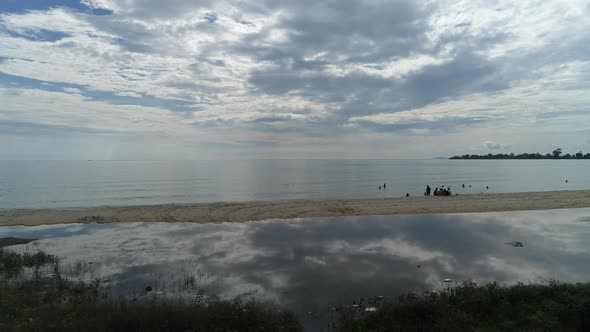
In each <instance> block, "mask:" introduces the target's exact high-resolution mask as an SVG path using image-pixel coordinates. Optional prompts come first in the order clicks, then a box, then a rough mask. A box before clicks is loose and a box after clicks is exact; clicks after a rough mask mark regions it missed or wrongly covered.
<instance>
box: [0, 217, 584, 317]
mask: <svg viewBox="0 0 590 332" xmlns="http://www.w3.org/2000/svg"><path fill="white" fill-rule="evenodd" d="M589 216H590V209H575V210H550V211H534V212H528V211H527V212H502V213H482V214H455V215H414V216H363V217H337V218H314V219H298V220H269V221H262V222H250V223H226V224H202V225H199V224H190V223H114V224H86V225H78V224H76V225H54V226H39V227H23V226H16V227H0V237H5V236H14V237H25V238H30V237H33V238H38V239H39V241H35V242H32V243H30V244H27V245H20V246H15V247H12V248H14V249H15V250H32V249H36V248H39V249H43V250H46V251H47V252H49V253H52V254H56V255H58V256H59V257H60V258H62V261H63V263H64V265H66V266H70V269H69V271H70V272H69V273H72V274H75V273H78V274H79V273H82V274H85V275H86V277H88V278H90V277H101V278H103V279H107V280H108V284H109V285H110V289H111V292H113V294H129V293H131V292H134V291H135V292H141V291H142V290H143V289H145V287H146V286H147V285H152V286H154V288H155V289H156V290H159V291H162V292H163V294H180V293H182V292H183V287H182V285H183V283H184V281H185V279H186V276H195V278H196V283H197V285H198V287H199V288H201V289H203V290H204V291H205V293H206V294H207V295H208V296H209V297H211V298H233V297H236V296H237V297H242V298H246V299H248V298H256V299H259V300H271V301H274V302H278V303H279V304H281V305H284V306H286V307H288V308H290V309H292V310H294V311H295V312H296V313H298V314H299V315H300V316H301V317H303V320H304V321H305V324H306V326H307V327H310V326H312V327H313V326H314V323H313V321H312V320H314V319H316V320H317V318H316V317H317V316H318V315H319V317H320V319H319V320H318V322H317V324H318V325H320V321H322V318H321V317H325V316H326V315H328V313H329V312H330V308H331V307H333V306H335V305H338V304H349V303H351V302H352V301H353V300H355V299H358V298H359V297H361V296H363V297H366V296H379V295H382V296H385V297H395V296H397V295H399V294H400V293H404V292H408V291H414V292H422V291H424V290H426V289H432V288H437V287H441V286H442V285H443V282H442V281H443V280H444V279H447V278H449V279H452V280H454V281H461V280H467V279H471V280H476V281H481V282H484V281H492V280H496V281H500V282H517V281H544V280H548V279H559V280H562V281H588V276H589V275H590V242H589V241H588V240H587V239H588V238H590V217H589ZM510 241H520V242H522V243H523V244H524V247H522V248H519V247H513V246H510V245H507V244H505V243H506V242H510ZM79 262H83V264H82V265H83V266H80V263H79ZM90 262H91V263H92V264H90ZM66 272H67V271H66ZM184 290H186V289H184ZM309 312H312V313H314V315H312V316H313V317H308V316H306V315H308V313H309Z"/></svg>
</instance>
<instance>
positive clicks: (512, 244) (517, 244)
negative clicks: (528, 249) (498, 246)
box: [504, 241, 524, 248]
mask: <svg viewBox="0 0 590 332" xmlns="http://www.w3.org/2000/svg"><path fill="white" fill-rule="evenodd" d="M504 244H507V245H509V246H513V247H519V248H520V247H524V244H523V243H522V242H519V241H510V242H504Z"/></svg>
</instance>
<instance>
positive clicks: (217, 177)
mask: <svg viewBox="0 0 590 332" xmlns="http://www.w3.org/2000/svg"><path fill="white" fill-rule="evenodd" d="M589 165H590V163H589V162H588V161H587V160H521V161H518V160H503V161H502V160H497V161H492V160H490V161H488V160H464V161H462V160H259V161H0V209H27V208H69V207H90V206H124V205H144V204H163V203H192V202H216V201H251V200H288V199H320V198H363V197H393V196H402V195H405V193H410V194H411V195H422V193H423V192H424V188H425V187H426V185H427V184H429V185H430V186H431V187H433V189H434V187H436V186H441V185H445V186H451V187H452V189H453V191H454V192H455V193H479V192H486V191H489V192H519V191H545V190H564V189H588V188H590V172H588V166H589ZM566 179H568V180H569V183H567V184H566V183H565V180H566ZM383 183H387V190H379V189H378V186H379V185H380V184H383ZM462 184H465V185H466V188H465V189H463V188H462ZM469 185H471V188H469ZM486 186H489V190H487V189H486Z"/></svg>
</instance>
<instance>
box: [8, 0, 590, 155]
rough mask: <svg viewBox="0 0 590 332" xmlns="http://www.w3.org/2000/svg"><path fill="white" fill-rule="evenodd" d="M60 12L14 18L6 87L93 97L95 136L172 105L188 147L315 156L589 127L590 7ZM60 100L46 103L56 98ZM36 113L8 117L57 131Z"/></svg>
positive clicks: (480, 4) (317, 4)
mask: <svg viewBox="0 0 590 332" xmlns="http://www.w3.org/2000/svg"><path fill="white" fill-rule="evenodd" d="M47 7H48V8H45V9H43V8H40V7H30V8H29V7H27V5H26V4H23V5H22V8H20V9H19V10H11V11H0V44H2V45H3V47H2V48H1V49H0V73H2V74H4V75H6V76H3V77H2V78H0V85H1V86H2V87H4V88H6V89H9V90H10V91H11V94H12V95H13V96H14V95H16V96H20V97H19V98H25V97H24V96H26V95H27V94H30V93H31V91H30V89H31V88H33V89H35V90H39V91H41V90H46V92H48V93H49V92H51V93H53V94H54V97H55V98H56V102H62V101H63V100H64V97H63V96H61V95H59V94H57V93H56V91H54V90H55V89H54V88H52V87H55V86H62V87H63V88H62V89H61V90H60V91H65V92H68V94H70V95H75V94H78V95H80V96H81V97H79V99H77V100H76V104H77V105H78V106H77V107H79V108H80V109H92V110H94V111H93V112H95V113H92V114H86V115H85V116H87V120H88V121H89V123H92V126H94V124H95V123H102V125H101V126H103V127H104V128H106V127H108V126H110V125H112V126H113V127H112V128H110V129H111V130H119V129H120V128H119V127H120V126H118V125H117V124H118V123H119V120H120V118H121V117H124V116H125V114H126V113H125V112H126V111H125V110H124V109H131V108H132V109H135V110H137V112H138V113H143V112H148V113H146V114H149V111H146V110H154V109H158V110H159V111H158V112H160V111H168V112H170V116H169V117H168V118H166V120H163V123H162V125H161V126H160V127H161V128H162V129H161V130H162V131H167V130H170V131H171V132H169V133H168V134H170V135H173V136H176V135H179V134H178V133H179V131H177V130H176V128H177V127H178V126H179V125H186V127H184V128H183V130H182V131H181V132H182V133H183V135H185V136H184V137H185V138H186V139H190V138H192V137H193V136H195V135H196V136H199V135H200V133H199V132H200V131H202V130H210V131H211V132H213V133H214V136H215V137H214V138H213V141H215V142H216V143H220V144H223V143H227V144H230V145H231V144H234V143H235V141H236V140H237V141H246V140H249V139H250V137H249V136H256V137H257V139H258V136H264V137H266V139H268V140H269V141H277V140H286V141H288V142H289V143H290V144H293V146H295V145H298V144H299V149H298V150H304V149H305V148H309V146H307V145H306V143H305V142H307V140H308V139H310V137H315V138H316V139H317V140H318V142H320V141H321V144H316V145H315V146H313V147H312V148H310V149H311V150H310V153H312V154H313V153H320V154H321V152H320V150H322V151H327V150H330V149H332V148H333V147H332V143H331V142H330V141H329V139H328V137H333V139H334V140H335V141H336V140H339V139H343V137H348V138H349V139H350V140H351V141H354V139H352V137H355V136H356V137H357V138H361V137H367V136H372V137H373V138H374V139H378V137H381V139H386V140H389V141H383V142H381V144H380V145H383V146H387V144H386V143H391V142H392V141H395V142H398V141H401V139H400V137H403V136H404V135H408V134H409V135H413V136H423V137H424V139H425V140H426V139H427V137H429V136H431V135H438V136H440V137H446V138H445V140H448V142H453V143H449V144H453V146H449V149H450V150H456V149H461V148H463V147H465V146H467V145H469V144H468V143H469V142H473V141H479V142H482V141H485V140H486V139H487V138H486V136H484V135H487V134H486V133H487V132H493V131H494V130H495V129H497V128H512V132H514V133H515V132H520V133H524V132H526V133H530V134H531V135H533V133H536V134H537V135H540V134H544V135H546V138H545V136H543V137H544V138H542V139H541V140H544V141H545V140H546V141H547V142H549V141H550V138H549V136H553V137H552V138H551V139H553V138H554V137H555V135H557V133H558V132H562V133H569V134H568V135H569V136H568V135H563V137H566V136H568V137H571V141H567V142H564V143H563V144H562V145H563V146H566V145H568V144H569V145H574V144H577V143H574V140H578V141H579V139H578V136H579V134H576V133H579V132H581V131H584V130H588V129H589V128H587V126H583V125H582V127H579V128H578V129H576V126H577V125H579V124H581V123H587V122H584V121H585V120H587V117H588V115H587V112H585V106H584V105H587V102H588V98H587V97H585V96H587V95H590V93H588V92H589V91H588V90H590V85H589V84H588V83H587V82H589V81H590V80H589V78H590V62H589V61H588V60H587V57H586V54H587V53H588V51H589V49H588V45H590V40H589V39H588V37H587V34H586V31H587V30H588V28H590V18H589V17H590V15H588V6H587V3H586V2H585V1H582V0H575V1H571V2H568V3H567V4H565V3H563V2H559V1H545V2H542V3H539V2H538V1H533V0H527V1H520V2H518V3H513V2H508V1H496V2H485V1H477V2H467V1H459V0H456V1H455V0H444V1H439V2H435V3H433V2H430V1H409V0H407V1H406V0H396V1H382V0H362V1H356V0H354V1H353V0H344V1H333V0H322V1H311V0H303V1H298V2H293V1H280V0H279V1H271V0H268V1H251V0H246V1H240V2H232V1H209V0H201V1H190V2H187V1H180V0H171V1H166V2H162V1H155V0H148V1H139V0H129V1H114V0H84V1H81V4H80V5H79V6H72V7H67V6H64V5H60V3H57V2H56V3H55V4H54V5H53V6H47ZM531 13H534V15H533V14H531ZM24 80H35V81H37V82H43V83H47V84H49V85H46V86H41V85H40V84H37V85H35V86H33V87H31V86H29V85H27V84H28V83H27V84H23V81H24ZM19 88H20V89H21V90H22V91H20V93H19V91H18V90H19ZM74 89H77V90H74ZM9 90H4V91H9ZM48 96H49V94H47V95H44V97H43V98H42V100H41V102H42V103H46V104H50V103H47V101H46V99H47V98H49V97H48ZM70 101H71V100H70ZM16 102H17V101H16V100H14V99H11V103H16ZM27 102H29V101H20V102H19V103H21V104H22V105H25V104H27ZM97 103H98V104H100V105H101V108H100V110H99V109H97V107H96V105H98V104H97ZM67 105H70V104H67ZM121 105H128V106H130V107H126V108H124V109H123V108H121V107H120V106H121ZM133 106H136V107H135V108H134V107H133ZM28 107H31V108H28V109H27V108H19V110H20V111H19V112H22V113H23V114H18V112H14V111H10V110H5V109H0V111H1V112H2V114H3V117H4V118H6V117H8V120H10V121H13V122H14V123H21V122H22V121H23V119H25V118H26V120H24V121H30V123H31V124H41V125H43V124H45V122H44V121H45V120H46V119H45V116H44V115H45V114H46V113H42V112H41V114H42V115H40V116H39V117H38V118H35V117H34V116H31V114H32V113H34V112H35V111H37V112H38V111H39V108H37V107H36V106H33V105H31V104H30V103H29V106H28ZM68 107H69V106H68ZM50 108H51V109H57V108H56V107H54V106H52V107H50ZM105 110H106V111H105ZM51 112H52V111H51ZM51 112H48V113H51ZM119 112H120V113H119ZM176 113H181V114H176ZM94 116H95V117H96V121H93V117H94ZM142 116H143V115H136V117H138V118H141V117H142ZM69 117H71V118H69ZM106 117H112V118H111V119H110V121H107V119H106ZM77 118H78V115H76V114H75V113H68V114H67V115H66V114H64V115H63V117H61V118H60V120H59V124H60V125H67V126H73V127H75V126H84V125H82V122H80V121H78V119H77ZM178 119H181V120H178ZM168 121H171V122H168ZM104 122H108V123H109V125H106V124H105V123H104ZM104 128H102V129H104ZM130 128H135V129H137V127H136V126H131V127H130ZM135 129H131V131H134V130H135ZM213 129H215V130H213ZM468 129H469V130H468ZM142 130H143V129H142ZM142 130H140V131H142ZM460 130H464V131H466V133H467V134H469V135H470V136H469V137H465V138H464V141H463V142H458V141H455V140H454V138H453V137H452V136H451V135H455V134H456V133H457V132H458V131H460ZM506 130H507V129H506ZM230 132H231V133H230ZM236 133H240V134H241V135H246V136H243V137H241V138H236V135H240V134H236ZM381 133H390V134H391V136H388V138H383V136H382V135H381ZM514 133H513V134H510V133H508V132H507V133H506V134H507V135H508V136H509V137H507V138H506V139H507V140H509V141H510V142H512V145H513V146H515V147H517V146H519V145H521V144H522V145H523V146H522V147H521V148H522V149H523V150H525V149H529V148H532V143H531V142H530V141H526V139H525V138H522V137H521V138H519V136H518V135H516V134H514ZM228 137H231V139H228ZM487 137H495V136H487ZM365 144H366V148H368V147H372V146H375V142H374V141H370V142H369V141H367V142H366V143H365ZM524 145H526V146H524ZM402 147H403V146H400V148H402ZM436 149H438V148H436V147H434V146H431V147H430V148H429V149H428V148H427V149H423V150H421V151H423V153H425V154H428V153H431V151H434V150H436ZM365 150H366V149H365ZM519 150H520V148H519ZM400 151H401V150H400ZM260 152H261V153H262V152H263V151H262V150H260ZM408 156H409V155H408ZM425 156H427V155H425Z"/></svg>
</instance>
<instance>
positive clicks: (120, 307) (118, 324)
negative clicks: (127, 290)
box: [0, 248, 302, 332]
mask: <svg viewBox="0 0 590 332" xmlns="http://www.w3.org/2000/svg"><path fill="white" fill-rule="evenodd" d="M186 282H187V283H194V282H195V280H194V279H191V278H190V277H189V278H187V279H186ZM301 329H302V328H301V326H300V324H299V322H298V321H297V319H296V318H295V316H294V315H293V314H292V313H290V312H288V311H283V310H277V308H276V307H273V306H269V305H262V304H259V303H256V302H247V303H244V302H241V301H237V300H236V301H215V302H207V301H206V298H205V297H204V294H203V293H202V291H198V292H197V293H196V294H195V296H194V298H193V299H192V300H181V299H167V300H157V301H156V300H153V299H149V298H146V299H144V301H134V300H124V299H118V300H110V299H108V298H107V294H106V293H105V292H103V289H102V286H101V282H100V280H99V279H96V280H94V281H92V282H82V281H76V282H74V281H69V280H68V279H67V278H66V277H64V276H62V274H61V273H60V265H59V261H58V259H57V258H56V257H55V256H52V255H48V254H46V253H43V252H37V253H16V252H13V251H9V250H5V249H2V248H0V331H89V332H90V331H224V332H225V331H300V330H301Z"/></svg>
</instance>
